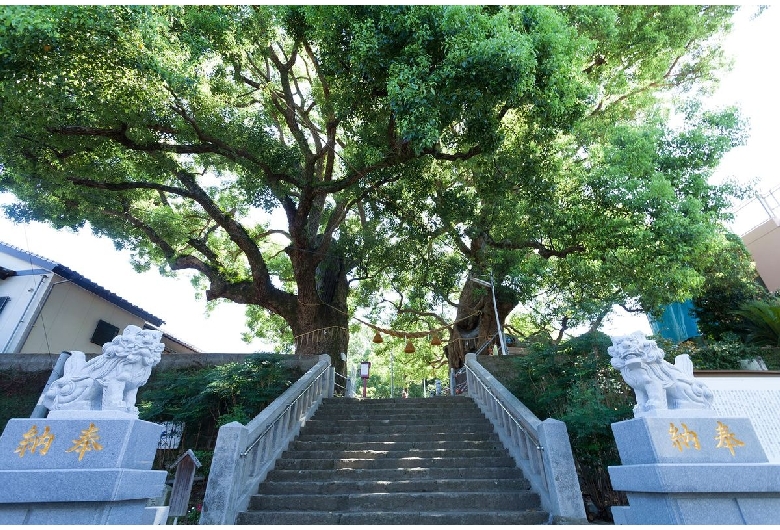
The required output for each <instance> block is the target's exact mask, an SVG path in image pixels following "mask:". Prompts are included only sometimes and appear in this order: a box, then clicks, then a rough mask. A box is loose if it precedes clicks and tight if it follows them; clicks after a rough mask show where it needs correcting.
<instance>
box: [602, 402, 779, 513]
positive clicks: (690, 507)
mask: <svg viewBox="0 0 780 530" xmlns="http://www.w3.org/2000/svg"><path fill="white" fill-rule="evenodd" d="M675 412H677V413H680V415H679V416H676V415H674V414H672V413H671V411H670V413H669V415H668V417H645V418H635V419H633V420H626V421H622V422H618V423H614V424H613V425H612V431H613V433H614V435H615V441H616V442H617V446H618V451H619V453H620V460H621V463H622V464H623V465H621V466H611V467H610V468H609V474H610V478H611V480H612V486H613V488H614V489H615V490H619V491H625V492H626V494H627V496H628V502H629V506H628V507H614V508H613V516H614V519H615V523H616V524H702V525H703V524H778V523H780V465H778V464H770V463H768V460H767V457H766V455H765V453H764V450H763V448H762V447H761V444H760V443H759V441H758V438H757V437H756V434H755V431H754V429H753V425H752V424H751V422H750V420H749V419H747V418H733V417H732V418H729V417H685V416H683V414H685V411H675Z"/></svg>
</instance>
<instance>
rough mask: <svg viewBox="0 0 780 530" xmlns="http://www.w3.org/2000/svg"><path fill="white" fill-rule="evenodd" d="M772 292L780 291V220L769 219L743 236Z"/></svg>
mask: <svg viewBox="0 0 780 530" xmlns="http://www.w3.org/2000/svg"><path fill="white" fill-rule="evenodd" d="M742 241H743V242H744V243H745V246H746V247H747V249H748V250H749V251H750V254H751V256H753V261H754V262H755V264H756V269H757V270H758V274H760V275H761V279H762V280H764V283H765V284H766V286H767V289H769V290H770V291H776V290H777V289H780V219H777V218H774V219H769V220H768V221H766V222H764V223H763V224H761V225H759V226H757V227H756V228H754V229H752V230H751V231H750V232H748V233H747V234H745V235H744V236H742Z"/></svg>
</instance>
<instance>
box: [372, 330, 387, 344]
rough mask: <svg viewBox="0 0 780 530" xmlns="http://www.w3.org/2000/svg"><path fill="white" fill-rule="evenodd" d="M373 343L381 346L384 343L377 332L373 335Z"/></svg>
mask: <svg viewBox="0 0 780 530" xmlns="http://www.w3.org/2000/svg"><path fill="white" fill-rule="evenodd" d="M373 342H374V343H376V344H381V343H383V342H384V340H382V335H380V334H379V332H378V331H377V332H376V335H374V340H373Z"/></svg>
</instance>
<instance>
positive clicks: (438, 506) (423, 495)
mask: <svg viewBox="0 0 780 530" xmlns="http://www.w3.org/2000/svg"><path fill="white" fill-rule="evenodd" d="M538 506H539V496H538V495H537V494H536V493H534V492H532V491H528V490H522V491H489V492H481V491H478V492H473V491H468V492H452V491H445V492H439V491H436V492H411V493H407V492H399V493H348V494H333V495H317V494H311V495H307V494H286V495H254V496H252V498H251V500H250V501H249V510H250V511H253V510H270V511H285V510H295V511H318V512H356V511H366V510H368V511H413V512H414V511H420V512H421V511H430V510H435V511H450V510H452V511H458V510H465V511H487V512H491V511H496V510H506V509H511V510H513V511H522V510H529V509H534V508H538Z"/></svg>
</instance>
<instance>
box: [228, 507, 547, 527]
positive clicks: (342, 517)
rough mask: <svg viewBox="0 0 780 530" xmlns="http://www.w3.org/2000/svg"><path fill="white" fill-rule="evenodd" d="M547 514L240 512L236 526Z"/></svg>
mask: <svg viewBox="0 0 780 530" xmlns="http://www.w3.org/2000/svg"><path fill="white" fill-rule="evenodd" d="M548 520H549V515H548V514H547V513H546V512H543V511H540V510H526V511H502V512H484V511H473V512H469V511H463V510H461V511H452V512H437V511H428V510H426V511H420V512H413V511H397V512H395V511H394V512H384V511H379V512H347V513H339V512H300V511H299V512H293V511H284V512H273V511H265V512H243V513H240V514H239V516H238V519H237V521H236V524H252V525H296V526H297V525H445V524H446V525H475V526H476V525H532V524H534V525H536V524H545V523H547V521H548Z"/></svg>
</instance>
